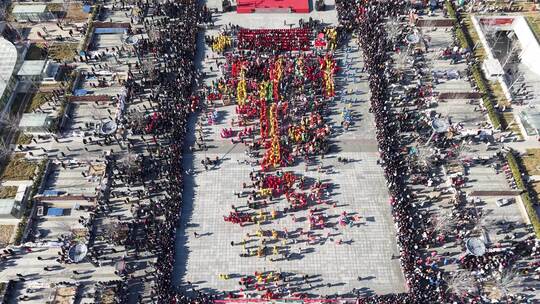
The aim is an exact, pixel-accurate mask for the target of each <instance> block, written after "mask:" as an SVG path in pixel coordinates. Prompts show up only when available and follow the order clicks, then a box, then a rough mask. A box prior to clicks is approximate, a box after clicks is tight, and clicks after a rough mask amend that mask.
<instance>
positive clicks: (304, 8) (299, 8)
mask: <svg viewBox="0 0 540 304" xmlns="http://www.w3.org/2000/svg"><path fill="white" fill-rule="evenodd" d="M236 12H237V13H239V14H245V13H271V12H291V13H309V0H238V1H237V6H236Z"/></svg>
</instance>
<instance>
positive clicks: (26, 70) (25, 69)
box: [17, 60, 47, 76]
mask: <svg viewBox="0 0 540 304" xmlns="http://www.w3.org/2000/svg"><path fill="white" fill-rule="evenodd" d="M46 63H47V60H25V61H24V62H23V64H22V65H21V68H20V69H19V72H17V75H18V76H39V75H41V73H42V72H43V69H44V68H45V64H46Z"/></svg>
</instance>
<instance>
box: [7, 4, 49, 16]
mask: <svg viewBox="0 0 540 304" xmlns="http://www.w3.org/2000/svg"><path fill="white" fill-rule="evenodd" d="M45 11H47V5H45V4H36V5H32V4H16V5H15V6H14V7H13V11H12V13H14V14H41V13H44V12H45Z"/></svg>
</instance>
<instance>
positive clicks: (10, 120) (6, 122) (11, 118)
mask: <svg viewBox="0 0 540 304" xmlns="http://www.w3.org/2000/svg"><path fill="white" fill-rule="evenodd" d="M0 126H1V127H2V128H4V129H8V130H10V131H18V130H19V119H18V118H17V117H16V116H15V115H11V114H8V113H6V114H5V115H4V116H3V117H2V119H1V120H0Z"/></svg>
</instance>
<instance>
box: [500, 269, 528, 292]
mask: <svg viewBox="0 0 540 304" xmlns="http://www.w3.org/2000/svg"><path fill="white" fill-rule="evenodd" d="M522 283H523V280H522V277H520V276H519V274H518V272H517V271H516V270H515V269H512V268H508V269H505V270H504V271H503V272H502V273H501V274H500V277H499V278H497V279H496V280H495V285H494V288H495V289H497V290H498V291H499V292H500V293H501V296H502V297H504V298H506V297H508V296H511V295H512V293H513V291H514V290H515V289H516V288H518V287H520V286H521V285H522Z"/></svg>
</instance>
